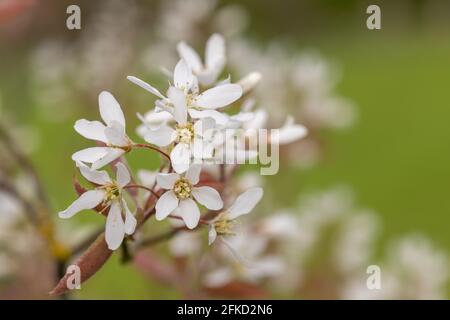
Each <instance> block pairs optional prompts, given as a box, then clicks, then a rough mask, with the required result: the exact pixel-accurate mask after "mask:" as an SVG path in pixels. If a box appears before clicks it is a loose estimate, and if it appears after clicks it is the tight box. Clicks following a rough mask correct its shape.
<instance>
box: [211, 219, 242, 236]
mask: <svg viewBox="0 0 450 320" xmlns="http://www.w3.org/2000/svg"><path fill="white" fill-rule="evenodd" d="M236 223H237V222H236V221H235V220H229V219H227V218H226V217H222V218H219V219H218V220H217V221H216V222H214V228H215V229H216V232H217V234H219V235H222V236H235V235H236V233H235V232H233V228H234V226H235V225H236Z"/></svg>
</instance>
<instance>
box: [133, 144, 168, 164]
mask: <svg viewBox="0 0 450 320" xmlns="http://www.w3.org/2000/svg"><path fill="white" fill-rule="evenodd" d="M133 147H134V148H146V149H150V150H153V151H156V152H159V153H160V154H161V155H163V156H164V157H165V158H166V159H167V160H168V161H169V164H170V167H171V168H172V161H171V160H170V156H169V155H168V154H167V153H165V152H164V151H162V150H161V149H159V148H156V147H154V146H151V145H149V144H145V143H135V144H133Z"/></svg>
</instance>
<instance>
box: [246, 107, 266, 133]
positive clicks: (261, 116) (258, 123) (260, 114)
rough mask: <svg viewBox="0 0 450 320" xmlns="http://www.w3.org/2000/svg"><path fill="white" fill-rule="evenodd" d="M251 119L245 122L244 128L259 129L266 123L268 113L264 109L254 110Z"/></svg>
mask: <svg viewBox="0 0 450 320" xmlns="http://www.w3.org/2000/svg"><path fill="white" fill-rule="evenodd" d="M253 114H254V117H253V120H251V121H250V122H248V123H245V125H244V128H245V129H261V128H264V126H265V125H266V122H267V119H268V116H269V115H268V114H267V111H265V110H256V111H255V112H254V113H253Z"/></svg>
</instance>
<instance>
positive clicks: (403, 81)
mask: <svg viewBox="0 0 450 320" xmlns="http://www.w3.org/2000/svg"><path fill="white" fill-rule="evenodd" d="M67 3H69V2H67V1H42V2H39V3H38V5H37V8H35V12H34V13H33V14H32V17H31V18H29V19H30V20H31V22H28V25H27V26H25V27H22V29H18V30H15V31H12V30H11V28H8V27H4V28H2V30H1V31H2V33H1V34H0V35H1V37H0V40H1V46H0V50H1V51H0V70H1V74H0V92H1V94H2V109H3V110H8V111H10V112H12V113H14V114H15V115H16V119H17V121H16V122H17V123H19V124H22V123H29V124H32V125H33V126H34V127H35V128H36V129H37V130H38V132H39V134H40V140H41V145H40V148H39V149H38V150H37V151H36V152H35V153H34V154H33V160H34V162H35V164H36V166H37V167H38V168H39V171H40V172H42V176H43V177H44V180H45V183H46V185H47V187H48V188H49V190H50V191H51V194H52V202H53V205H54V208H55V212H56V211H57V210H58V209H61V208H64V207H65V206H66V205H68V204H69V203H70V202H71V201H72V200H73V198H74V196H75V194H74V192H73V190H72V186H71V183H70V181H71V178H72V175H73V174H74V173H75V169H74V166H73V163H72V161H71V159H70V155H71V154H72V153H73V151H74V150H78V149H80V148H81V147H86V146H88V145H89V142H87V141H85V140H84V139H82V138H80V137H79V136H78V135H77V134H76V133H75V132H74V131H73V128H72V125H73V123H74V121H75V120H76V119H78V118H81V117H85V118H88V119H94V118H96V117H97V106H96V103H95V99H93V100H91V101H87V103H90V104H91V105H90V106H80V107H79V108H78V106H75V107H76V108H78V109H79V112H78V111H77V112H76V114H74V115H73V116H72V115H71V116H70V117H69V118H68V119H67V120H65V121H64V122H60V123H54V122H49V121H47V120H46V119H45V118H44V117H42V115H41V114H40V113H39V112H38V111H37V110H38V109H39V107H40V106H39V105H37V104H36V103H35V101H33V99H32V98H31V95H30V93H29V92H28V91H27V88H28V86H27V84H28V83H29V77H28V72H29V69H28V68H29V64H28V62H27V61H28V60H27V59H28V53H29V51H30V50H31V49H32V48H33V46H34V45H36V44H37V43H39V42H41V41H44V40H45V39H46V38H52V37H66V38H67V37H77V36H78V35H77V34H76V33H77V32H78V33H80V32H87V31H85V30H83V29H82V30H81V31H77V32H70V31H67V30H66V29H65V28H64V21H65V17H66V16H65V7H66V6H67ZM70 3H79V4H80V6H81V8H82V10H83V14H85V13H86V14H87V15H91V14H94V13H95V12H94V11H95V10H99V9H98V8H95V6H94V5H93V4H91V3H89V2H88V1H70ZM139 3H140V4H141V5H142V6H143V8H145V10H147V11H148V16H149V17H152V16H153V14H154V12H153V5H154V3H153V2H152V1H142V2H139ZM221 3H222V2H221ZM224 3H233V1H225V2H224ZM239 3H240V4H241V5H242V6H244V7H246V8H247V9H248V12H249V14H250V19H251V20H250V25H249V28H248V31H247V33H248V36H249V37H250V38H254V39H256V40H257V41H260V42H261V43H265V42H267V41H268V40H270V39H274V38H275V39H282V40H284V41H286V42H287V43H288V44H289V46H290V47H291V48H292V50H305V49H315V50H317V51H319V52H320V53H321V54H322V55H323V56H324V57H325V58H326V59H329V60H331V61H332V62H334V63H336V64H338V65H339V66H340V69H341V71H342V77H341V80H340V82H339V84H338V93H339V94H341V95H343V96H345V97H348V98H350V99H351V100H353V101H354V103H355V104H356V105H357V109H358V119H357V121H356V123H355V125H354V126H353V127H352V128H350V129H348V130H345V131H342V132H323V133H321V134H322V135H323V138H324V139H325V140H326V141H327V144H326V152H325V155H326V156H325V157H324V159H322V160H321V162H320V163H319V165H317V166H315V167H314V168H311V169H306V170H305V169H304V170H295V171H293V170H292V169H288V168H282V169H281V172H280V174H279V175H278V176H276V177H271V178H270V179H271V180H270V181H271V182H273V185H272V187H270V189H271V190H270V192H273V193H274V194H275V195H277V197H278V198H279V199H280V202H281V204H282V205H285V206H291V205H295V204H296V203H297V201H298V194H300V193H301V192H305V191H308V190H320V189H323V188H327V187H330V186H334V185H337V184H338V185H339V184H345V185H348V186H350V187H351V188H352V189H353V190H354V191H355V194H356V198H357V201H358V203H359V204H361V205H362V206H363V207H367V208H372V209H374V210H375V211H376V212H377V213H378V214H379V215H380V217H381V222H382V225H383V233H382V236H381V240H382V241H381V243H380V245H383V244H384V243H386V242H387V241H389V240H390V239H393V238H395V237H397V236H399V235H402V234H406V233H411V232H420V233H423V234H425V235H426V236H427V237H429V238H431V239H432V240H433V242H434V243H435V244H437V245H438V246H439V247H441V248H442V249H445V250H446V251H449V250H450V234H449V232H448V225H449V223H450V196H449V195H450V187H449V182H450V126H449V125H448V119H447V118H448V117H450V105H449V101H450V19H449V18H450V3H448V2H445V1H396V2H395V4H394V3H393V2H392V1H391V2H390V3H389V2H388V1H381V2H380V1H377V4H378V5H380V6H381V10H382V29H381V30H373V31H370V30H367V28H366V26H365V20H366V17H367V14H366V13H365V8H366V7H367V5H368V4H372V2H366V1H337V0H321V1H282V2H280V1H279V2H275V1H261V0H260V1H249V0H248V1H239ZM45 17H47V18H45ZM48 17H52V18H51V19H48ZM44 18H45V20H44ZM141 36H145V32H143V35H141ZM111 54H114V53H113V52H112V53H111ZM155 67H157V66H155ZM126 74H127V72H125V73H124V75H126ZM73 76H74V77H76V76H77V75H76V74H74V75H73ZM123 82H124V84H121V86H122V88H126V89H120V91H119V92H118V93H117V96H118V99H119V101H121V102H122V101H124V100H125V101H126V99H127V98H126V97H127V95H130V94H133V93H135V92H136V91H134V90H131V89H130V86H129V85H128V84H127V83H125V82H126V80H125V77H123ZM105 89H109V88H105ZM133 89H134V88H133ZM115 94H116V93H115ZM123 97H125V98H123ZM149 102H150V100H149ZM66 103H67V105H61V106H60V107H61V109H64V108H66V107H67V106H68V105H70V104H71V101H67V102H66ZM122 105H123V106H125V105H126V102H123V103H122ZM140 107H141V106H135V107H133V108H134V109H132V110H131V111H130V110H128V111H127V114H128V116H129V119H130V120H129V122H130V124H129V128H132V127H134V126H135V125H136V124H138V121H137V120H136V119H135V118H134V117H133V114H134V112H135V111H137V110H139V109H140ZM125 108H126V107H125ZM140 111H145V110H140ZM1 114H3V113H1ZM131 161H132V162H133V163H136V164H139V165H141V166H144V167H148V168H149V169H151V168H152V166H154V163H155V162H154V161H155V159H151V158H149V159H146V160H145V161H142V160H139V161H138V160H137V159H134V158H132V159H131ZM281 185H282V186H283V188H278V186H281ZM285 190H289V192H286V191H285ZM80 221H82V222H83V221H89V222H90V223H91V222H92V218H91V217H89V219H83V217H82V218H80ZM99 223H101V220H99ZM143 279H144V278H143V277H142V276H141V275H140V274H139V273H138V272H137V271H135V270H134V269H133V267H132V266H126V267H123V266H121V265H120V264H119V263H118V259H117V258H113V259H112V260H111V261H109V262H108V264H107V265H106V267H105V268H103V269H102V270H101V271H100V272H99V273H98V274H97V275H96V276H95V277H94V278H93V279H91V280H90V281H89V282H87V283H86V284H85V285H84V287H83V290H82V291H81V292H79V293H77V295H78V296H79V297H83V298H106V297H107V298H175V297H177V293H176V292H173V290H171V289H170V288H167V287H162V286H158V285H156V284H154V285H152V286H149V285H148V280H147V279H146V280H145V281H144V280H143ZM124 287H127V288H130V289H128V290H123V288H124ZM131 288H132V289H131Z"/></svg>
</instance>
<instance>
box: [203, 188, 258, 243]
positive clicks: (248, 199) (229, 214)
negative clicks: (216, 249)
mask: <svg viewBox="0 0 450 320" xmlns="http://www.w3.org/2000/svg"><path fill="white" fill-rule="evenodd" d="M263 194H264V191H263V189H262V188H252V189H249V190H247V191H245V192H244V193H242V194H241V195H240V196H239V197H237V198H236V200H235V201H234V203H233V204H232V205H231V206H230V207H229V208H228V209H226V210H225V211H224V212H222V213H220V214H219V215H218V216H217V217H216V218H215V219H213V220H212V221H211V223H210V225H209V234H208V242H209V244H210V245H211V244H212V243H213V242H214V241H215V240H216V238H217V236H218V235H219V236H230V235H234V232H233V230H232V228H233V226H234V225H235V224H236V221H235V220H236V219H237V218H238V217H240V216H242V215H244V214H247V213H249V212H250V211H252V210H253V208H254V207H255V206H256V205H257V204H258V202H259V201H260V200H261V198H262V196H263ZM230 249H231V248H230Z"/></svg>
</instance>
